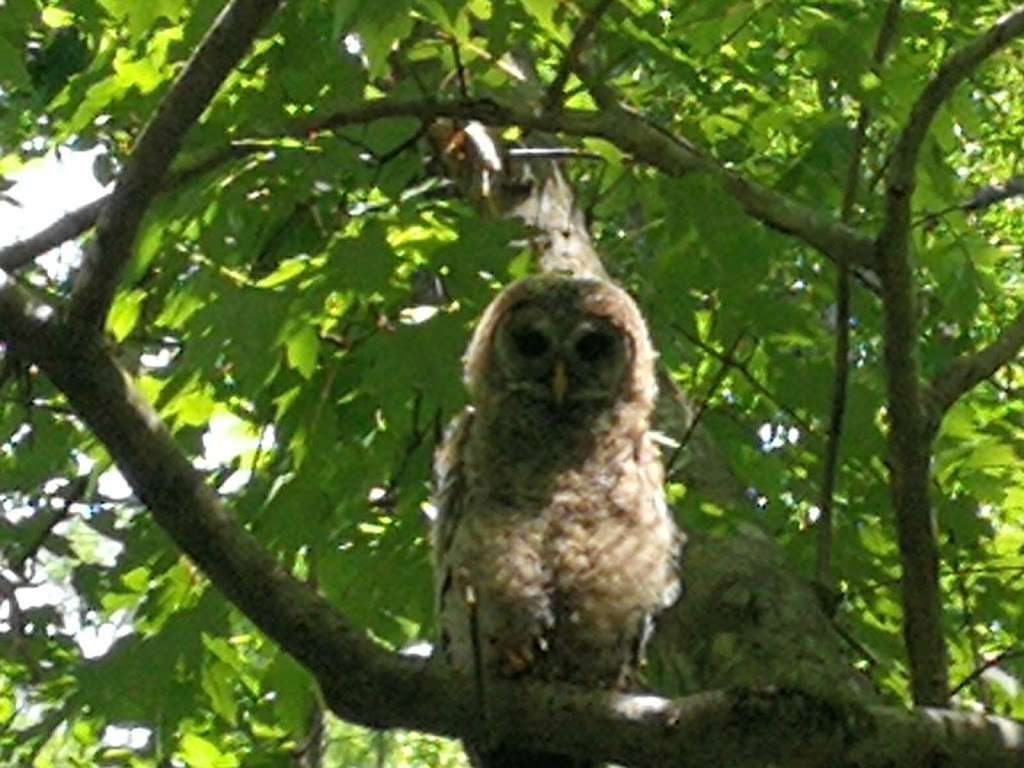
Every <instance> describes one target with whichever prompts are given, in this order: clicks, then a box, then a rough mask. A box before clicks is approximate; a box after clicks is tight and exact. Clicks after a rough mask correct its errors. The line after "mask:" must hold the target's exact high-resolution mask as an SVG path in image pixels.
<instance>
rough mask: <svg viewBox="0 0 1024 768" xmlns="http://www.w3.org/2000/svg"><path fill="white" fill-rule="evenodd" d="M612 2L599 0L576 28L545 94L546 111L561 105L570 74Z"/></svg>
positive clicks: (544, 105) (543, 107)
mask: <svg viewBox="0 0 1024 768" xmlns="http://www.w3.org/2000/svg"><path fill="white" fill-rule="evenodd" d="M612 2H613V0H597V3H595V4H594V7H593V8H592V9H591V10H590V12H589V13H588V14H587V15H586V16H584V17H583V21H581V22H580V25H579V26H578V27H577V28H576V34H574V35H573V37H572V40H571V41H570V42H569V48H568V50H566V52H565V57H564V58H563V59H562V63H561V65H560V66H559V68H558V72H557V73H555V79H554V80H552V81H551V85H549V86H548V90H547V93H546V94H545V96H544V101H543V103H542V105H541V109H542V110H543V111H544V112H550V111H552V110H555V109H557V108H558V107H559V106H560V105H561V103H562V97H563V92H564V91H565V84H566V83H567V82H568V81H569V75H571V74H572V73H573V72H574V71H575V70H576V68H577V67H578V66H579V59H580V54H582V53H583V48H584V47H585V46H586V45H587V42H588V41H589V40H590V36H591V35H592V34H593V33H594V30H595V29H596V28H597V25H598V22H600V20H601V17H602V16H604V14H605V12H606V11H607V10H608V8H609V7H611V4H612Z"/></svg>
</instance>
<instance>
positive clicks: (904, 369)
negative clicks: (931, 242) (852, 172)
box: [876, 8, 1024, 705]
mask: <svg viewBox="0 0 1024 768" xmlns="http://www.w3.org/2000/svg"><path fill="white" fill-rule="evenodd" d="M1022 33H1024V8H1019V9H1018V10H1016V11H1015V12H1013V13H1011V14H1009V15H1008V16H1006V17H1004V18H1003V19H1001V20H1000V21H999V22H998V23H996V24H995V25H994V26H992V27H991V28H990V29H989V30H988V31H986V32H985V33H983V34H982V35H980V36H979V37H977V38H976V39H974V40H973V41H971V42H970V43H968V44H966V45H964V46H963V47H962V48H960V49H959V50H957V51H955V52H954V53H953V54H952V55H951V56H949V57H948V58H947V59H946V60H945V62H943V64H942V65H941V66H940V67H939V69H938V70H937V71H936V73H935V75H934V76H933V77H932V79H931V80H930V81H929V82H928V84H927V85H926V86H925V88H924V90H923V91H922V93H921V95H920V97H919V98H918V99H917V101H916V103H915V104H914V106H913V108H912V109H911V111H910V116H909V117H908V118H907V122H906V123H905V125H904V127H903V129H902V131H901V133H900V135H899V138H898V139H897V141H896V146H895V149H894V151H893V155H892V158H891V161H890V163H889V168H888V172H887V175H886V194H885V220H884V223H883V225H882V228H881V231H880V233H879V235H878V238H877V241H876V249H877V259H878V266H879V269H880V272H881V277H882V297H883V328H884V337H885V367H886V373H887V376H886V379H887V382H886V383H887V389H888V418H889V423H890V431H889V443H890V460H891V462H892V482H891V487H892V498H893V508H894V510H895V515H896V523H897V533H898V540H899V549H900V558H901V563H902V566H903V571H902V586H903V614H904V619H903V633H904V640H905V642H906V645H907V654H908V657H909V660H910V670H911V688H912V692H913V697H914V702H915V703H916V704H918V705H929V704H930V705H941V704H943V703H945V701H946V700H947V698H948V692H949V672H948V669H947V655H946V644H945V638H944V636H943V625H942V599H941V593H940V590H939V583H938V565H939V552H938V543H937V541H936V537H935V532H934V530H933V523H932V511H931V506H930V500H929V482H930V478H929V463H930V458H931V437H932V434H931V431H930V429H929V425H928V418H927V414H926V412H925V409H924V402H923V396H922V388H921V382H920V379H919V374H918V364H917V328H916V325H917V323H916V320H917V314H916V306H915V296H914V277H913V269H912V266H911V262H910V253H909V235H910V225H911V220H910V204H911V197H912V195H913V191H914V185H915V176H916V166H917V158H918V156H919V154H920V151H921V146H922V144H923V142H924V139H925V137H926V136H927V134H928V130H929V128H930V127H931V123H932V120H933V119H934V118H935V115H936V114H937V113H938V111H939V109H940V108H941V107H942V105H943V103H945V101H946V99H948V98H949V96H950V95H951V94H952V93H953V90H954V89H955V88H956V87H957V85H959V84H960V83H961V82H963V80H964V79H965V78H967V77H968V76H969V75H970V74H971V73H972V72H973V71H974V70H975V69H976V68H977V67H978V66H979V65H980V64H981V63H982V62H983V61H985V59H987V58H988V57H989V56H991V55H992V54H994V53H995V52H996V51H998V50H999V49H1000V48H1002V47H1003V46H1005V45H1006V44H1007V43H1009V42H1010V41H1011V40H1013V39H1015V38H1016V37H1018V36H1019V35H1021V34H1022Z"/></svg>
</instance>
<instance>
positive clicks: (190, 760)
mask: <svg viewBox="0 0 1024 768" xmlns="http://www.w3.org/2000/svg"><path fill="white" fill-rule="evenodd" d="M178 755H179V757H180V758H181V759H182V760H183V761H184V762H185V765H187V766H188V767H189V768H237V766H239V765H241V763H240V762H239V760H238V758H237V757H235V756H234V755H231V754H225V753H223V752H221V751H220V750H219V749H217V747H216V746H215V745H214V744H213V742H211V741H207V740H206V739H204V738H203V737H202V736H198V735H196V734H194V733H186V734H185V735H184V736H182V737H181V745H180V749H179V752H178Z"/></svg>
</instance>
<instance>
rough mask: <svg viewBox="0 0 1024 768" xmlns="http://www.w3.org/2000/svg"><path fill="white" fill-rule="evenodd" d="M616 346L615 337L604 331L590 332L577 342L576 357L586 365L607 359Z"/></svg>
mask: <svg viewBox="0 0 1024 768" xmlns="http://www.w3.org/2000/svg"><path fill="white" fill-rule="evenodd" d="M614 346H615V337H613V336H612V335H611V334H610V333H604V332H603V331H590V332H589V333H585V334H583V335H582V336H580V338H579V340H578V341H577V342H576V355H577V356H578V357H579V359H580V360H582V361H583V362H585V363H592V362H594V361H596V360H600V359H601V358H603V357H607V356H608V354H609V353H610V352H611V351H612V348H613V347H614Z"/></svg>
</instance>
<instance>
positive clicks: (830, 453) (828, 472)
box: [816, 0, 901, 585]
mask: <svg viewBox="0 0 1024 768" xmlns="http://www.w3.org/2000/svg"><path fill="white" fill-rule="evenodd" d="M900 2H901V0H890V2H889V5H888V6H887V7H886V10H885V16H884V17H883V18H882V25H881V28H880V29H879V32H878V38H877V40H876V42H875V50H874V53H873V55H872V59H871V71H872V72H874V73H875V74H877V73H878V71H879V70H880V69H881V66H882V63H883V62H884V60H885V56H886V54H887V52H888V50H889V46H890V45H891V43H892V39H893V37H894V36H895V33H896V24H897V21H898V19H899V13H900ZM870 123H871V110H870V109H869V108H868V107H867V106H865V105H863V104H862V105H860V109H859V115H858V116H857V124H856V127H855V128H854V131H853V148H852V150H851V153H850V163H849V165H848V166H847V170H846V184H845V185H844V187H843V201H842V206H841V209H840V214H839V220H840V221H842V222H843V223H845V224H849V223H850V219H851V218H852V216H853V209H854V205H855V204H856V201H857V190H858V188H859V185H860V175H861V165H862V163H863V159H864V147H865V143H866V138H867V133H868V125H869V124H870ZM834 365H835V380H834V382H833V385H832V407H831V410H830V414H829V425H828V433H827V437H826V440H825V460H824V463H823V466H822V479H821V496H820V498H819V502H818V510H819V517H818V520H817V523H816V525H817V533H818V536H817V543H818V552H817V556H818V557H817V567H816V574H817V579H818V581H819V582H820V583H821V584H823V585H824V584H828V583H829V582H830V580H831V574H832V538H833V521H832V505H833V502H834V497H835V488H836V474H837V470H838V467H839V446H840V444H841V443H842V437H843V416H844V414H845V413H846V392H847V387H848V380H849V372H850V265H849V263H848V262H847V261H845V260H840V261H839V263H838V264H837V270H836V345H835V356H834Z"/></svg>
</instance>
